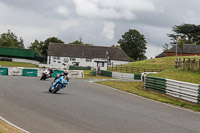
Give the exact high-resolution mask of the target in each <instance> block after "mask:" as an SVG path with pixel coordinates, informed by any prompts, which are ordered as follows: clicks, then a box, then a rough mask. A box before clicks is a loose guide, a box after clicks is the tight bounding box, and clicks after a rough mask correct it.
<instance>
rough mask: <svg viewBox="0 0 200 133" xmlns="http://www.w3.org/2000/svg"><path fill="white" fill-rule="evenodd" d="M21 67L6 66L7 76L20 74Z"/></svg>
mask: <svg viewBox="0 0 200 133" xmlns="http://www.w3.org/2000/svg"><path fill="white" fill-rule="evenodd" d="M22 69H23V67H10V68H8V75H9V76H22Z"/></svg>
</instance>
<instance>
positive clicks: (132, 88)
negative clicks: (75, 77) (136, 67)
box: [96, 81, 200, 111]
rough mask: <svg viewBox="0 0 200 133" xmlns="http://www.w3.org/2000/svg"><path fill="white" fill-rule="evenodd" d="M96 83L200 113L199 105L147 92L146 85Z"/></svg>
mask: <svg viewBox="0 0 200 133" xmlns="http://www.w3.org/2000/svg"><path fill="white" fill-rule="evenodd" d="M96 83H98V84H102V85H106V86H110V87H113V88H116V89H119V90H122V91H126V92H129V93H133V94H136V95H139V96H142V97H146V98H149V99H153V100H156V101H160V102H163V103H169V104H172V105H175V106H180V107H184V108H189V109H192V110H194V111H200V106H199V105H198V104H195V103H191V102H187V101H184V100H180V99H176V98H173V97H171V96H167V95H165V94H160V93H158V92H155V91H150V90H146V89H144V83H142V82H128V81H127V82H125V81H121V82H119V81H98V82H96Z"/></svg>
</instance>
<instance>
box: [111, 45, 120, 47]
mask: <svg viewBox="0 0 200 133" xmlns="http://www.w3.org/2000/svg"><path fill="white" fill-rule="evenodd" d="M111 47H120V46H119V45H112V46H111Z"/></svg>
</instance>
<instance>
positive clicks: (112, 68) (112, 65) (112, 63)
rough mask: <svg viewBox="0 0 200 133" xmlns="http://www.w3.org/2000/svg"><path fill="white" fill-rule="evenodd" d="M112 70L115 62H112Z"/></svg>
mask: <svg viewBox="0 0 200 133" xmlns="http://www.w3.org/2000/svg"><path fill="white" fill-rule="evenodd" d="M112 70H113V62H112Z"/></svg>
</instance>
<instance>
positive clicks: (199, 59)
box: [199, 59, 200, 71]
mask: <svg viewBox="0 0 200 133" xmlns="http://www.w3.org/2000/svg"><path fill="white" fill-rule="evenodd" d="M199 71H200V59H199Z"/></svg>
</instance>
